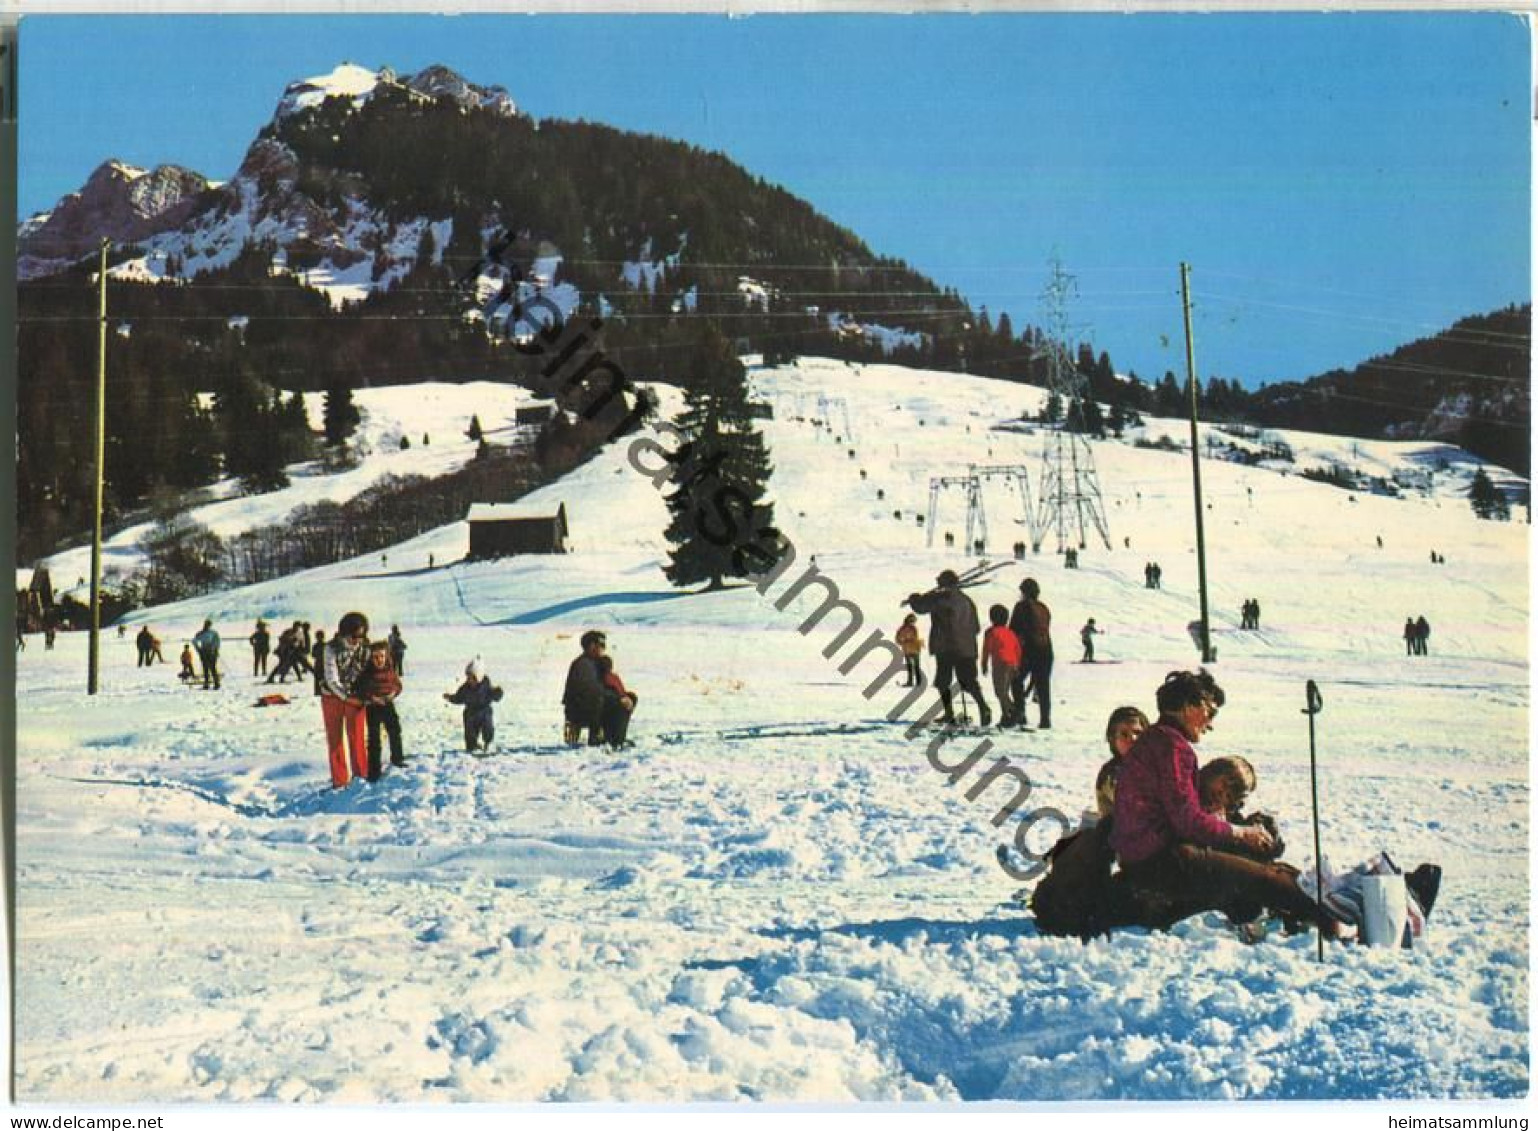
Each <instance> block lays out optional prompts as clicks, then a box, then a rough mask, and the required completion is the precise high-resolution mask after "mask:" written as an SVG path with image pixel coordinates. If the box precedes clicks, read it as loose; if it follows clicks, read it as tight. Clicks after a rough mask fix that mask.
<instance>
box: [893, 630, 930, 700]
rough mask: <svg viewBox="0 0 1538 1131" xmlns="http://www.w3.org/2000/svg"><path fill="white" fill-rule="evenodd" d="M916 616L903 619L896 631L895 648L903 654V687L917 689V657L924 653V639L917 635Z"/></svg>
mask: <svg viewBox="0 0 1538 1131" xmlns="http://www.w3.org/2000/svg"><path fill="white" fill-rule="evenodd" d="M918 619H919V618H918V614H917V613H909V614H908V615H907V616H905V617H903V623H902V627H901V628H899V629H898V630H897V646H898V647H899V648H901V649H902V653H903V673H904V675H905V676H906V679H905V680H904V682H903V686H904V687H917V686H918V682H919V656H920V655H922V654H923V652H924V638H923V637H922V636H920V635H919V626H918Z"/></svg>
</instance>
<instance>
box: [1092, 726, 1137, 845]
mask: <svg viewBox="0 0 1538 1131" xmlns="http://www.w3.org/2000/svg"><path fill="white" fill-rule="evenodd" d="M1147 729H1148V716H1147V715H1145V714H1143V712H1142V711H1140V710H1139V709H1138V708H1136V707H1117V708H1116V710H1114V711H1112V712H1111V717H1110V718H1108V719H1106V721H1105V742H1106V745H1107V746H1109V747H1110V748H1111V757H1110V758H1109V759H1108V760H1107V761H1106V763H1105V764H1104V765H1103V766H1101V767H1100V772H1099V773H1098V774H1096V775H1095V810H1096V813H1097V815H1098V816H1099V818H1100V820H1102V821H1106V820H1109V819H1110V817H1111V814H1112V813H1113V812H1115V809H1116V776H1117V775H1118V774H1119V773H1121V760H1122V759H1123V758H1125V757H1126V756H1127V751H1129V750H1131V749H1132V744H1133V743H1135V742H1136V741H1137V740H1138V739H1139V738H1140V737H1141V736H1142V734H1143V732H1144V731H1145V730H1147Z"/></svg>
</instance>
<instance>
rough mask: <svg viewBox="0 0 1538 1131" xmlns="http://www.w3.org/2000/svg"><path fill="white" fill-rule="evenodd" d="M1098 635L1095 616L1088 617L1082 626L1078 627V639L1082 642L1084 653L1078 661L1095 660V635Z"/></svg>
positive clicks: (1091, 661) (1087, 661)
mask: <svg viewBox="0 0 1538 1131" xmlns="http://www.w3.org/2000/svg"><path fill="white" fill-rule="evenodd" d="M1099 635H1101V632H1100V630H1099V629H1098V628H1096V627H1095V618H1094V617H1090V618H1089V620H1088V622H1087V623H1086V624H1085V625H1084V627H1083V628H1081V629H1079V640H1080V641H1082V642H1083V644H1084V655H1083V656H1082V657H1081V658H1080V660H1079V662H1080V663H1082V664H1093V663H1094V662H1095V637H1097V636H1099Z"/></svg>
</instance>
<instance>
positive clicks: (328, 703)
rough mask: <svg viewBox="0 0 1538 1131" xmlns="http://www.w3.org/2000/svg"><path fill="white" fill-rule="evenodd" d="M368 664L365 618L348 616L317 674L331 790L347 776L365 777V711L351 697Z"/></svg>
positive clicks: (359, 702)
mask: <svg viewBox="0 0 1538 1131" xmlns="http://www.w3.org/2000/svg"><path fill="white" fill-rule="evenodd" d="M367 662H368V617H366V616H364V615H363V614H362V613H348V614H347V615H346V616H344V617H343V618H342V620H341V622H340V623H339V624H338V625H337V629H336V634H335V635H334V636H332V637H331V640H330V642H329V643H328V644H327V645H326V649H325V652H324V655H323V658H322V664H321V673H320V713H321V717H322V718H323V719H324V720H325V722H326V753H327V755H328V756H329V757H330V759H331V786H332V788H333V789H340V788H342V786H344V785H346V784H347V782H348V779H349V777H350V776H356V777H360V778H363V777H367V776H368V749H367V747H366V745H365V737H366V735H365V723H366V720H367V713H366V708H365V707H364V704H363V700H362V699H359V698H358V696H357V695H356V694H355V693H354V691H355V687H356V685H357V682H358V676H359V675H360V674H361V673H362V671H363V667H364V665H365V664H366V663H367ZM344 735H345V737H346V743H347V751H349V752H351V754H352V773H351V775H349V773H348V762H347V753H346V752H344V751H343V748H342V743H343V736H344Z"/></svg>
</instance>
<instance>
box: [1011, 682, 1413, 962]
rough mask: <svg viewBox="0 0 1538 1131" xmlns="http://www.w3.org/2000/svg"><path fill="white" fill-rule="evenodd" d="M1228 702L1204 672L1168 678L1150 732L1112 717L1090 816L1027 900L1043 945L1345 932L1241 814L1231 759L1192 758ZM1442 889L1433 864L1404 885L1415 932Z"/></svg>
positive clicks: (1248, 787) (1249, 773) (1261, 823)
mask: <svg viewBox="0 0 1538 1131" xmlns="http://www.w3.org/2000/svg"><path fill="white" fill-rule="evenodd" d="M1225 698H1226V697H1225V695H1224V692H1223V689H1222V688H1221V687H1219V686H1218V684H1217V682H1216V681H1215V680H1214V679H1213V678H1212V676H1211V675H1210V674H1209V673H1208V672H1207V671H1205V670H1201V671H1196V672H1190V671H1175V672H1170V673H1169V674H1168V675H1167V676H1166V677H1165V679H1164V682H1163V683H1162V684H1161V685H1160V686H1159V688H1158V689H1157V691H1156V692H1155V700H1156V702H1157V704H1158V708H1159V715H1158V719H1157V721H1155V722H1154V723H1153V724H1150V723H1149V721H1148V718H1147V716H1146V715H1144V714H1143V712H1142V711H1141V710H1140V709H1139V708H1137V707H1132V706H1126V707H1118V708H1117V709H1116V710H1115V711H1113V712H1111V716H1110V718H1109V719H1108V720H1107V723H1106V732H1105V733H1106V742H1107V744H1108V746H1109V747H1110V758H1109V759H1108V760H1107V761H1106V763H1105V764H1104V765H1102V766H1101V768H1100V771H1099V773H1098V775H1097V776H1096V780H1095V812H1094V814H1093V815H1086V827H1084V828H1082V829H1081V830H1080V831H1078V832H1076V833H1073V834H1071V835H1070V836H1067V837H1064V838H1063V839H1062V840H1061V841H1059V842H1058V843H1057V845H1056V846H1055V847H1054V848H1053V849H1052V851H1051V852H1050V853H1049V854H1048V860H1049V863H1050V870H1049V871H1048V873H1047V875H1046V876H1045V877H1044V878H1043V879H1042V880H1041V882H1040V883H1038V884H1037V886H1036V888H1035V890H1034V891H1033V892H1032V894H1031V907H1032V910H1033V911H1034V912H1035V914H1036V919H1037V925H1038V927H1039V928H1040V929H1041V930H1042V931H1043V933H1046V934H1058V935H1078V936H1079V937H1082V938H1086V939H1087V938H1091V937H1093V936H1095V935H1098V934H1102V933H1107V932H1109V931H1110V930H1112V929H1114V928H1117V927H1127V926H1143V927H1151V928H1156V929H1162V928H1165V927H1169V926H1171V925H1173V924H1174V923H1176V922H1179V921H1180V920H1182V919H1185V918H1188V917H1190V916H1192V915H1196V914H1200V913H1202V912H1206V911H1219V912H1222V913H1223V914H1225V915H1226V916H1227V917H1228V919H1229V920H1230V921H1231V922H1233V923H1234V924H1236V925H1238V926H1240V927H1241V929H1242V930H1243V932H1244V937H1246V938H1247V939H1251V940H1253V939H1254V938H1256V937H1258V936H1259V935H1260V934H1261V933H1262V932H1263V927H1262V925H1261V920H1262V919H1263V918H1264V917H1265V916H1266V915H1267V914H1274V915H1275V916H1277V917H1278V918H1280V920H1281V922H1282V924H1283V926H1284V928H1285V929H1286V930H1287V931H1289V932H1294V931H1297V930H1301V929H1304V928H1306V927H1307V926H1310V925H1317V926H1318V928H1319V929H1320V931H1321V932H1323V934H1324V935H1325V936H1326V937H1330V938H1336V937H1340V935H1341V933H1342V931H1343V929H1344V928H1345V927H1346V926H1348V925H1350V919H1349V917H1348V916H1346V915H1344V914H1343V913H1342V912H1341V910H1340V909H1339V907H1338V906H1336V905H1335V904H1332V903H1331V902H1330V900H1329V898H1328V893H1326V899H1325V902H1324V903H1322V904H1321V903H1320V902H1319V901H1318V899H1316V896H1315V895H1314V894H1310V892H1309V891H1308V890H1306V886H1305V884H1304V882H1303V880H1302V878H1301V876H1300V873H1299V872H1298V870H1297V869H1296V868H1294V867H1293V866H1291V865H1290V864H1284V863H1282V862H1281V856H1282V854H1283V852H1284V847H1285V846H1284V845H1283V843H1282V839H1281V836H1280V834H1279V831H1278V828H1277V824H1276V822H1275V820H1274V819H1273V818H1272V817H1271V816H1270V815H1268V814H1266V813H1259V812H1257V813H1250V814H1246V813H1245V812H1244V811H1243V809H1244V803H1245V801H1246V800H1247V799H1248V798H1249V796H1250V795H1251V794H1252V793H1253V792H1254V790H1255V788H1256V784H1257V779H1256V774H1255V769H1254V767H1253V766H1252V765H1250V763H1249V762H1248V761H1247V760H1246V759H1244V758H1238V757H1226V758H1214V759H1211V760H1210V761H1208V762H1207V763H1206V764H1205V765H1200V766H1199V765H1198V763H1197V758H1196V746H1197V744H1198V743H1200V742H1201V740H1202V738H1203V737H1204V736H1205V735H1206V734H1207V733H1208V732H1209V731H1211V729H1212V727H1213V724H1214V721H1215V720H1216V718H1217V716H1218V711H1219V708H1221V707H1222V706H1223V704H1224V702H1225ZM1440 882H1441V869H1440V868H1438V867H1437V866H1436V865H1433V864H1423V865H1421V866H1420V867H1418V868H1417V869H1415V871H1413V872H1412V873H1410V874H1409V875H1408V876H1406V877H1405V885H1406V888H1407V890H1408V892H1409V897H1408V898H1409V900H1410V901H1411V902H1412V903H1413V905H1414V910H1415V912H1416V913H1417V915H1418V916H1419V921H1420V922H1422V923H1424V920H1425V916H1426V915H1429V914H1430V912H1431V908H1432V905H1433V903H1434V902H1435V901H1436V897H1437V892H1438V889H1439V886H1440ZM1412 918H1413V917H1412Z"/></svg>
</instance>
